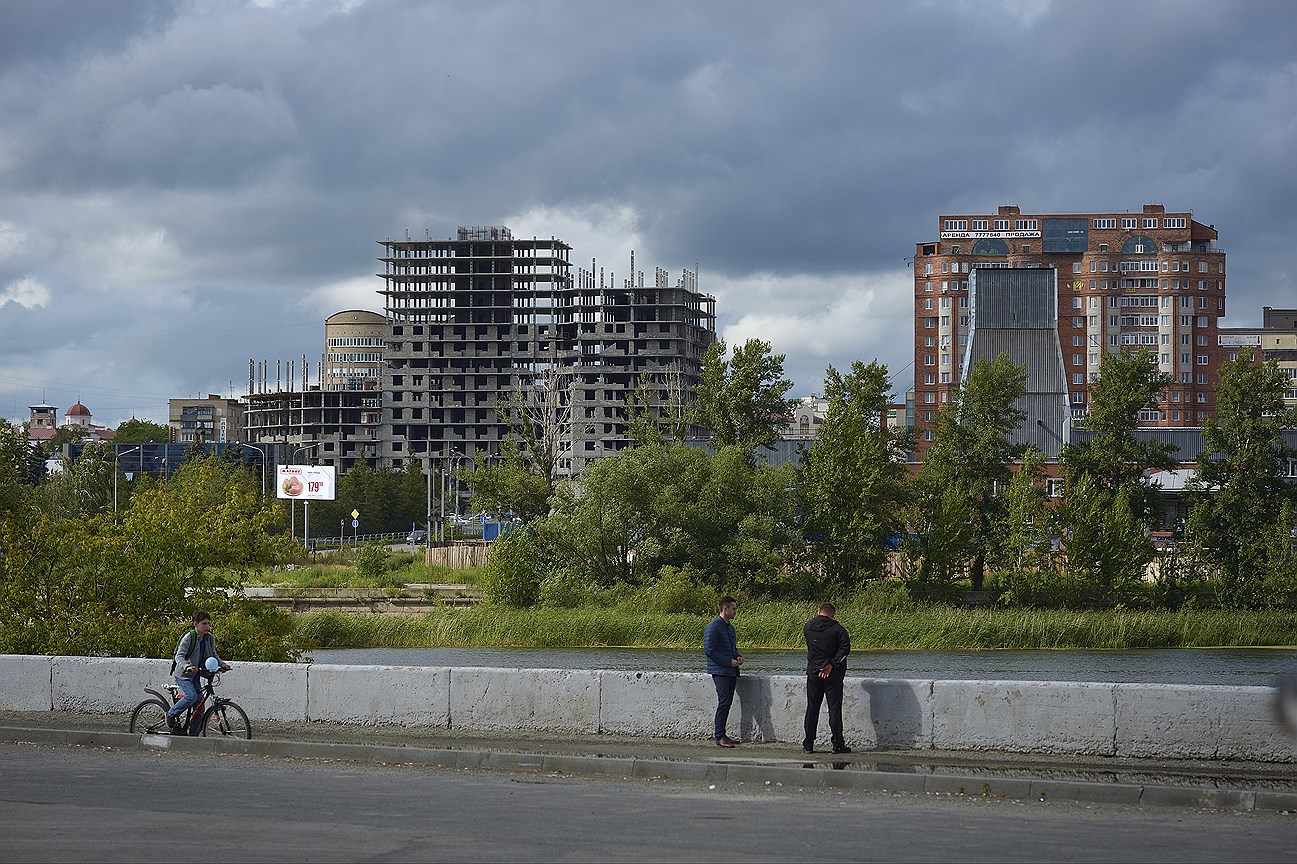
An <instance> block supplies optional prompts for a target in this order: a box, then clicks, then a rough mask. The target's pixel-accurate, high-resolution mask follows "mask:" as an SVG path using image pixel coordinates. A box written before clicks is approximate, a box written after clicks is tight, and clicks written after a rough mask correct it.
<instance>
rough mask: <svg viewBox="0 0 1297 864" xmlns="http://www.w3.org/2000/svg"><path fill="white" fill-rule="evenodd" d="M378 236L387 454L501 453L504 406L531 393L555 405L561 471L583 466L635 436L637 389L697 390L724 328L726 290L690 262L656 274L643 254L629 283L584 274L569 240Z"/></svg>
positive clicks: (482, 230)
mask: <svg viewBox="0 0 1297 864" xmlns="http://www.w3.org/2000/svg"><path fill="white" fill-rule="evenodd" d="M379 243H380V245H381V246H382V247H383V253H382V257H381V258H380V259H379V260H380V261H381V262H382V264H383V271H382V272H381V273H379V274H378V275H379V277H380V278H381V279H382V280H383V286H382V288H381V289H380V292H379V293H380V294H382V296H383V303H384V310H385V313H386V317H387V320H388V322H389V324H390V332H389V334H388V337H387V340H388V341H387V345H386V347H385V353H386V359H385V368H384V373H383V380H382V386H381V393H382V402H383V414H384V417H383V424H384V434H383V440H382V451H381V458H382V460H383V461H384V462H387V463H391V464H395V465H400V464H402V463H403V462H405V461H406V460H411V459H414V460H419V461H423V460H448V459H455V458H462V457H469V456H471V455H472V454H473V452H474V451H475V450H478V451H482V452H484V453H485V454H487V455H497V454H498V453H499V452H500V444H501V442H502V441H503V440H504V439H505V438H507V437H508V435H509V434H510V427H509V425H508V423H506V422H504V421H503V420H502V419H501V417H500V416H499V414H498V411H497V409H498V408H499V407H500V406H502V405H506V404H508V403H509V402H510V401H511V400H512V399H514V397H515V394H522V395H523V396H524V398H527V399H538V400H539V401H540V402H542V403H544V404H543V405H542V406H541V407H543V408H544V409H545V412H546V416H547V417H548V418H549V421H550V422H551V423H552V429H549V430H547V434H548V435H549V436H550V438H551V440H552V446H553V447H554V454H553V455H554V458H555V462H556V466H557V470H558V471H559V472H560V473H561V474H578V473H580V471H581V470H582V468H583V467H584V466H585V464H586V463H587V462H588V461H589V460H591V459H595V458H598V457H600V456H604V455H609V454H611V453H615V452H617V451H618V450H620V449H622V448H623V447H625V446H626V444H627V443H628V439H627V437H626V435H627V426H628V424H627V412H626V402H627V400H628V398H630V397H631V396H632V395H633V394H634V393H636V391H637V390H639V389H643V390H644V391H645V392H646V393H647V394H648V397H649V401H650V403H651V406H652V410H654V411H657V412H668V411H670V409H671V406H672V405H673V404H675V403H677V402H679V401H681V400H683V399H688V398H690V397H691V394H692V392H693V389H694V387H695V386H696V385H697V384H698V382H699V380H700V368H701V358H702V353H703V351H705V350H706V348H707V346H708V345H710V344H711V343H712V342H714V341H715V339H716V333H715V330H716V324H715V318H716V313H715V299H714V298H712V297H710V296H708V295H705V294H701V293H699V292H698V290H697V277H696V274H694V273H692V272H690V271H688V270H686V271H684V273H683V274H682V275H681V277H679V278H678V279H677V280H676V281H675V282H672V281H671V280H670V279H669V278H668V275H667V273H666V271H664V270H661V269H659V270H657V271H656V274H655V276H654V279H653V281H652V282H651V283H649V284H645V280H644V274H643V273H640V272H637V271H636V270H635V264H634V256H632V257H631V261H630V268H629V272H628V274H627V276H626V278H624V279H621V280H617V279H616V278H615V277H612V276H608V277H605V275H604V273H603V271H600V272H599V273H598V274H597V276H596V274H595V272H594V271H593V269H591V270H589V271H587V270H583V269H580V268H576V269H575V271H574V268H573V266H572V263H571V260H570V256H571V251H572V250H571V247H570V246H569V245H568V244H566V243H564V242H563V241H561V240H557V239H554V238H548V239H545V238H532V239H524V238H515V237H514V236H513V234H512V232H511V231H510V229H509V228H507V227H504V226H491V227H474V228H465V227H461V228H459V229H458V231H457V233H456V236H455V237H453V238H450V239H447V240H432V239H430V238H429V239H423V240H417V239H416V240H411V239H409V237H408V236H407V237H406V238H405V239H403V240H383V241H379ZM642 383H647V384H648V386H647V387H646V388H642V387H641V384H642Z"/></svg>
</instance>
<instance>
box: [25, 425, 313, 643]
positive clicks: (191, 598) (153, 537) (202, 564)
mask: <svg viewBox="0 0 1297 864" xmlns="http://www.w3.org/2000/svg"><path fill="white" fill-rule="evenodd" d="M87 449H90V448H87ZM82 463H87V464H84V465H83V464H82ZM78 466H79V467H80V468H81V469H82V470H89V468H91V467H93V466H92V465H90V464H89V463H88V460H86V459H85V458H84V457H83V458H82V459H80V460H78V463H77V465H76V466H73V467H72V468H71V469H69V470H68V471H66V472H64V473H65V474H72V475H75V471H76V470H77V467H78ZM109 470H111V468H109ZM55 479H59V480H61V481H62V482H64V483H66V484H67V486H68V488H71V489H73V490H77V489H78V483H77V478H76V477H75V476H73V477H71V478H70V479H67V480H63V479H62V475H59V478H52V481H51V482H53V480H55ZM82 479H84V478H82ZM47 485H49V484H47ZM46 503H48V502H46ZM112 516H113V514H112V513H111V512H107V511H102V510H101V512H67V511H64V510H62V509H59V508H56V509H48V508H45V509H41V508H37V509H35V510H33V511H32V512H31V513H29V514H27V515H26V517H25V518H23V519H21V520H19V519H13V518H4V519H3V520H0V651H3V652H9V653H33V654H41V653H51V654H86V655H91V656H104V655H107V656H154V657H157V656H165V655H166V654H167V653H168V652H169V651H170V650H172V649H173V648H174V645H175V641H176V639H177V638H178V635H179V633H180V632H181V630H182V629H183V627H184V626H185V625H186V622H187V621H188V615H189V613H190V612H191V611H192V610H193V609H194V608H195V607H198V606H202V607H204V608H208V609H209V610H210V611H212V613H213V615H214V616H216V617H217V620H218V621H219V622H221V623H220V624H219V625H218V626H219V627H220V628H221V633H222V645H223V646H224V649H225V650H226V652H227V654H228V656H231V657H241V658H243V659H252V660H288V659H293V657H294V656H295V653H296V652H295V651H293V649H292V648H291V646H290V644H289V642H288V641H287V640H288V638H289V634H290V633H291V623H290V621H289V617H288V616H287V615H286V614H284V613H282V612H279V611H278V610H275V609H273V608H270V607H268V606H266V605H265V604H263V603H259V602H257V601H252V600H247V599H243V598H241V597H239V596H238V594H237V589H238V588H239V587H240V586H241V585H242V580H243V578H244V576H245V575H246V574H247V573H248V572H249V571H251V570H253V569H260V568H263V567H265V566H266V565H267V564H269V563H273V562H277V561H279V560H282V556H283V553H284V552H285V550H286V545H285V544H286V543H287V540H281V539H276V537H275V536H274V535H273V531H274V530H275V529H276V528H277V524H276V522H277V520H278V518H279V516H280V513H279V511H278V510H277V509H276V508H274V507H272V506H262V505H260V504H259V502H258V500H257V495H256V489H255V483H254V482H253V481H251V480H250V479H249V478H247V477H245V476H231V475H230V472H229V470H228V468H227V467H226V466H224V465H222V463H221V462H220V460H218V459H213V458H207V459H201V460H195V461H192V462H189V463H186V464H185V465H183V466H181V468H180V469H179V470H178V471H177V472H176V473H175V475H173V476H172V477H171V478H170V479H169V480H167V481H166V482H162V483H156V484H150V485H148V486H147V488H145V489H142V490H141V491H140V492H138V493H137V494H136V495H135V496H134V498H133V499H132V501H131V503H130V506H129V507H128V508H127V509H126V511H125V512H123V513H120V514H119V517H120V518H119V521H117V522H114V521H113V518H112ZM230 589H234V592H233V593H232V592H231V590H230Z"/></svg>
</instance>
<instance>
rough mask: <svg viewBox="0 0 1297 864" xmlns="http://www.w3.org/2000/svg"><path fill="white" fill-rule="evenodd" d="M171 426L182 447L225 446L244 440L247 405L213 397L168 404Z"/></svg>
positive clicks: (172, 432) (172, 400)
mask: <svg viewBox="0 0 1297 864" xmlns="http://www.w3.org/2000/svg"><path fill="white" fill-rule="evenodd" d="M167 425H168V426H170V427H171V440H172V441H175V442H176V443H178V444H194V443H198V444H225V443H229V442H235V441H242V440H243V404H242V403H241V402H240V401H239V400H238V399H226V398H224V397H222V396H220V395H218V394H215V393H209V394H207V398H206V399H169V400H167Z"/></svg>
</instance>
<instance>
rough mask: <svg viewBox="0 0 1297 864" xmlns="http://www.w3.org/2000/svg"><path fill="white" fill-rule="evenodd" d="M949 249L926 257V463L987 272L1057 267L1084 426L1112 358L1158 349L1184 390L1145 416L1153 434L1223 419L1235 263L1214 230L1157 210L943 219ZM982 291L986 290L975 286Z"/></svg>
mask: <svg viewBox="0 0 1297 864" xmlns="http://www.w3.org/2000/svg"><path fill="white" fill-rule="evenodd" d="M937 228H938V239H937V240H934V241H927V242H922V243H917V244H915V249H914V421H915V427H916V430H917V438H918V441H917V442H916V458H917V459H919V460H920V461H921V460H922V458H923V454H924V453H925V452H926V450H927V448H928V447H929V446H931V441H932V439H933V430H934V423H933V419H934V418H935V416H936V412H937V410H938V409H940V408H941V406H942V405H944V404H946V403H947V402H948V401H949V399H950V393H951V390H952V389H953V388H955V387H957V386H958V384H959V381H960V379H961V376H962V375H964V374H967V369H966V366H967V354H968V335H969V332H970V331H971V329H972V321H971V320H970V319H971V317H972V306H973V304H972V303H971V302H970V296H969V294H970V292H969V280H970V275H971V274H973V273H974V271H975V270H976V269H978V268H987V267H989V268H1053V269H1054V271H1055V272H1056V274H1057V277H1056V278H1057V309H1056V313H1055V314H1056V319H1057V329H1058V338H1059V345H1060V350H1061V354H1062V359H1063V366H1064V373H1065V379H1066V385H1065V386H1066V388H1067V392H1066V396H1065V398H1066V400H1067V403H1068V406H1069V409H1070V413H1071V417H1072V418H1073V419H1077V418H1081V417H1084V416H1085V414H1086V411H1087V410H1088V404H1089V385H1090V382H1092V381H1094V380H1095V379H1096V378H1097V377H1098V374H1099V363H1100V360H1101V359H1102V356H1103V353H1104V352H1105V351H1110V352H1115V351H1117V350H1119V349H1120V348H1121V347H1122V346H1129V347H1132V348H1141V347H1146V348H1149V349H1151V350H1152V351H1153V352H1154V354H1155V355H1156V356H1157V359H1158V368H1159V369H1161V370H1162V371H1163V372H1169V373H1171V375H1172V376H1173V378H1174V381H1175V384H1174V385H1173V386H1172V387H1171V388H1169V389H1168V391H1167V393H1165V394H1164V397H1165V398H1164V401H1162V402H1161V403H1160V404H1159V405H1158V406H1157V407H1155V408H1149V409H1148V410H1146V411H1145V412H1143V413H1142V415H1141V418H1140V419H1141V422H1142V424H1143V425H1146V426H1161V427H1194V426H1198V425H1199V423H1200V421H1201V420H1202V419H1204V418H1205V417H1206V416H1207V415H1208V414H1209V413H1210V412H1211V411H1212V409H1213V407H1214V404H1215V399H1214V390H1213V387H1214V382H1215V379H1216V372H1217V370H1218V368H1219V365H1220V363H1221V357H1222V348H1221V347H1220V345H1219V344H1218V340H1217V326H1218V319H1219V318H1221V317H1222V316H1224V314H1225V252H1224V251H1223V250H1222V249H1220V248H1219V247H1218V246H1217V238H1218V235H1217V232H1216V229H1215V227H1214V226H1212V225H1204V224H1202V223H1200V222H1196V221H1194V219H1193V214H1192V213H1189V212H1179V213H1168V212H1167V211H1166V208H1165V207H1163V206H1162V205H1160V204H1146V205H1144V207H1143V209H1142V210H1141V211H1140V212H1138V213H1120V212H1113V213H1069V214H1055V213H1050V214H1046V213H1031V214H1024V213H1023V212H1022V211H1021V209H1020V208H1018V207H1016V206H1002V207H1000V208H999V209H998V211H997V212H995V213H993V214H973V213H968V214H957V215H955V214H949V215H943V216H941V217H939V219H938V223H937ZM975 281H976V280H974V282H975Z"/></svg>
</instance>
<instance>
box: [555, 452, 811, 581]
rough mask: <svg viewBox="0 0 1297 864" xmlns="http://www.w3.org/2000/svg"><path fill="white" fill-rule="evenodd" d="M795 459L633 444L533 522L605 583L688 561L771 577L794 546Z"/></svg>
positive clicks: (571, 562)
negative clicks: (766, 460)
mask: <svg viewBox="0 0 1297 864" xmlns="http://www.w3.org/2000/svg"><path fill="white" fill-rule="evenodd" d="M793 478H794V474H793V469H791V467H787V466H785V467H782V468H771V467H769V466H752V465H750V464H749V463H748V462H747V460H746V458H745V454H744V453H743V451H742V449H741V448H738V447H727V448H722V449H721V450H720V451H718V452H717V453H715V454H712V455H709V454H707V453H706V452H704V451H702V450H699V449H697V448H693V447H688V446H686V445H683V444H669V445H665V446H662V447H635V448H630V449H627V450H624V451H622V452H621V453H619V454H617V455H616V456H612V457H608V458H605V459H600V460H598V461H596V462H594V463H592V464H591V465H590V466H589V467H588V468H587V469H586V471H585V473H584V474H583V475H582V477H581V484H580V488H579V490H578V489H577V488H576V487H574V486H569V485H565V486H562V487H560V489H559V490H558V492H557V493H556V494H555V498H554V508H553V510H552V512H551V513H550V515H549V516H547V517H546V518H544V519H542V520H538V521H537V522H536V523H535V525H534V527H535V530H536V531H537V532H538V533H539V534H540V535H541V536H542V537H543V538H544V541H545V543H546V544H547V546H548V547H549V548H550V549H551V550H553V555H554V559H555V564H556V566H557V567H560V568H566V569H569V570H574V571H576V572H580V573H585V574H589V576H590V577H591V579H592V581H593V582H594V583H595V584H597V585H599V586H604V587H606V586H611V585H614V584H618V583H621V584H628V585H635V586H639V585H645V584H648V583H651V582H653V581H654V580H656V579H658V578H659V577H660V576H661V573H662V568H663V567H668V566H671V567H676V568H682V567H685V566H690V567H692V568H693V570H692V572H696V573H698V574H701V575H700V577H699V578H702V579H706V580H707V581H709V583H710V584H711V585H712V586H713V587H716V588H718V589H720V588H725V589H728V590H740V589H741V588H745V587H752V586H755V585H758V584H762V583H766V582H769V581H771V580H773V579H774V578H775V577H776V575H777V574H778V573H779V572H780V569H781V568H782V567H783V565H784V564H785V563H786V562H787V556H788V555H789V554H790V549H792V548H795V546H796V541H797V531H796V526H795V524H794V517H793V510H792V496H791V492H790V490H791V487H792V485H793Z"/></svg>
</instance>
